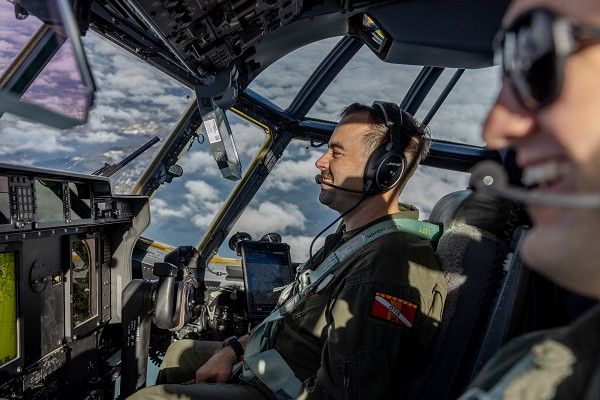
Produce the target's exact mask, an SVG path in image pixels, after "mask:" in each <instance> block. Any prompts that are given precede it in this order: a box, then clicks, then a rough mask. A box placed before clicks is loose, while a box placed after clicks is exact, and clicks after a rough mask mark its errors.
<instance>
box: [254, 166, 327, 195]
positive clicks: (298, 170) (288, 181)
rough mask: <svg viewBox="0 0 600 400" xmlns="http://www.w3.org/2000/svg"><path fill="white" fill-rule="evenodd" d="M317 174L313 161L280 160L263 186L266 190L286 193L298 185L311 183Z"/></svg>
mask: <svg viewBox="0 0 600 400" xmlns="http://www.w3.org/2000/svg"><path fill="white" fill-rule="evenodd" d="M317 173H319V170H318V169H317V168H316V167H315V160H314V159H306V160H297V161H295V160H287V159H285V160H284V159H282V160H280V161H279V162H278V163H277V164H276V165H275V168H273V171H271V175H270V177H269V179H268V180H267V182H266V183H265V185H264V186H265V188H267V189H271V188H272V189H277V190H282V191H288V190H290V189H292V188H294V187H296V186H297V185H298V183H303V182H307V181H310V182H312V181H313V180H314V176H315V175H316V174H317Z"/></svg>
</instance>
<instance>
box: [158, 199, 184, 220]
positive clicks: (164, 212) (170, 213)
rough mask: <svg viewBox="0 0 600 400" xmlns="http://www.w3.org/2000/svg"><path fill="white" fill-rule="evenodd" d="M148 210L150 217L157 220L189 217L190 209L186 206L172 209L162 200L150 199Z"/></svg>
mask: <svg viewBox="0 0 600 400" xmlns="http://www.w3.org/2000/svg"><path fill="white" fill-rule="evenodd" d="M150 209H151V210H152V217H158V218H173V217H176V218H185V217H187V216H190V215H191V209H190V207H188V206H187V205H181V206H179V207H177V208H173V206H172V205H170V204H169V203H167V202H166V201H165V200H162V199H152V202H151V208H150Z"/></svg>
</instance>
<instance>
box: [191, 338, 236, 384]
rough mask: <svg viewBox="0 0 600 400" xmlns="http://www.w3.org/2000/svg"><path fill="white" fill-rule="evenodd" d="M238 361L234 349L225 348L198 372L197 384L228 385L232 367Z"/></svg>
mask: <svg viewBox="0 0 600 400" xmlns="http://www.w3.org/2000/svg"><path fill="white" fill-rule="evenodd" d="M236 361H237V359H236V355H235V352H234V351H233V349H232V348H231V347H229V346H227V347H224V348H223V349H222V350H219V351H218V352H217V353H215V355H214V356H212V357H211V358H210V359H209V360H208V361H207V362H206V363H205V364H204V365H203V366H202V367H200V368H199V369H198V371H196V382H215V383H226V382H227V381H228V380H229V378H230V377H231V367H233V364H235V363H236Z"/></svg>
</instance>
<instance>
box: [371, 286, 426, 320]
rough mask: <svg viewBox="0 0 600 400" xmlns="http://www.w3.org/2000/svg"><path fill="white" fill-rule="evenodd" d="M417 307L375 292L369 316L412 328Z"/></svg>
mask: <svg viewBox="0 0 600 400" xmlns="http://www.w3.org/2000/svg"><path fill="white" fill-rule="evenodd" d="M416 313H417V305H416V304H413V303H411V302H409V301H406V300H403V299H400V298H398V297H394V296H391V295H389V294H385V293H382V292H375V299H374V300H373V306H372V307H371V316H372V317H374V318H379V319H384V320H386V321H390V322H393V323H395V324H398V325H402V326H406V327H407V328H412V325H413V321H414V320H415V314H416Z"/></svg>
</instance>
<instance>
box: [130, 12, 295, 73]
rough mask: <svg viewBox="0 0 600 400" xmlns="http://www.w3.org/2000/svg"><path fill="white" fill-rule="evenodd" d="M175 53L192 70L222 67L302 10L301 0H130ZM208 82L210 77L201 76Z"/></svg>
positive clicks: (209, 69)
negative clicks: (207, 78) (221, 0)
mask: <svg viewBox="0 0 600 400" xmlns="http://www.w3.org/2000/svg"><path fill="white" fill-rule="evenodd" d="M128 3H129V5H130V6H131V7H132V8H133V9H134V10H135V12H137V13H138V14H139V17H140V18H141V19H143V20H144V21H145V22H146V23H147V24H148V25H149V26H150V27H151V28H152V29H153V30H154V31H155V33H156V34H157V35H158V36H159V38H160V39H161V40H163V41H166V42H167V43H165V44H166V45H168V46H169V47H170V48H171V50H172V51H173V52H174V53H175V54H176V55H177V57H178V58H179V59H180V60H181V61H182V62H183V63H184V64H185V65H186V66H187V67H188V68H189V69H190V71H191V72H192V73H194V74H196V75H198V76H202V77H204V76H209V75H211V74H214V73H215V72H218V71H222V70H224V69H226V68H227V67H228V66H229V65H230V64H231V63H232V62H234V61H235V59H236V58H238V57H239V56H241V55H243V54H244V53H245V52H251V51H252V50H251V49H252V45H253V44H255V43H256V42H257V41H259V40H260V39H261V38H262V37H263V35H265V33H269V32H274V31H276V30H277V29H279V28H280V27H282V26H284V25H285V24H287V23H288V22H290V21H291V20H292V19H293V18H294V17H295V16H296V15H298V13H299V12H300V11H301V10H302V7H303V2H302V0H283V1H279V0H258V1H256V0H237V1H236V0H234V1H225V2H219V1H211V0H208V1H205V0H199V1H187V0H162V1H155V0H130V1H129V2H128ZM207 83H210V82H207Z"/></svg>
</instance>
